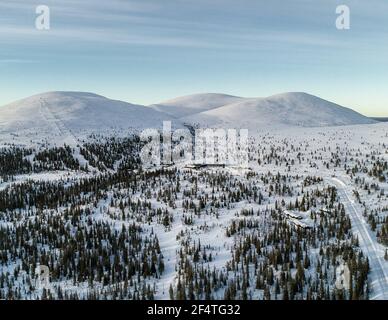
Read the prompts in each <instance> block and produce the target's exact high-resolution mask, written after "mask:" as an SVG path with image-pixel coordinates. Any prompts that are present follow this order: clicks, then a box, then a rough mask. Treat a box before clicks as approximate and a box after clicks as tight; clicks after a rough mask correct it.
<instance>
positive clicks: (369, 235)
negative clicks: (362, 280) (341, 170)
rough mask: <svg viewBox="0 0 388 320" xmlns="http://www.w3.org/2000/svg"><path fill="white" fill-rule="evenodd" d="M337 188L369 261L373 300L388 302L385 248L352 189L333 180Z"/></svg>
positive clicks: (387, 263)
mask: <svg viewBox="0 0 388 320" xmlns="http://www.w3.org/2000/svg"><path fill="white" fill-rule="evenodd" d="M330 180H331V182H332V183H333V184H334V185H335V186H336V187H337V191H338V195H339V197H340V199H341V203H343V205H344V206H345V211H346V213H347V214H348V215H349V216H350V219H351V223H352V230H353V233H354V235H356V236H357V237H358V240H359V244H360V248H361V249H362V251H363V252H364V254H365V255H366V256H367V257H368V259H369V265H370V274H369V276H368V277H369V279H370V281H369V284H370V289H371V292H370V296H369V298H370V299H371V300H388V262H387V261H385V259H384V253H385V247H384V246H382V245H381V244H379V243H378V242H377V239H376V236H375V235H374V233H373V232H372V230H371V229H370V227H369V225H368V223H367V222H366V220H365V218H364V217H363V215H362V210H361V208H360V206H359V205H358V204H357V203H356V201H355V200H354V199H353V196H352V189H351V187H349V186H348V185H347V184H346V183H345V182H343V181H342V180H340V179H338V178H331V179H330Z"/></svg>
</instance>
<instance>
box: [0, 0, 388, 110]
mask: <svg viewBox="0 0 388 320" xmlns="http://www.w3.org/2000/svg"><path fill="white" fill-rule="evenodd" d="M39 4H45V5H48V6H49V7H50V8H51V30H49V31H38V30H36V29H35V17H36V14H35V7H36V6H37V5H39ZM339 4H347V5H348V6H349V7H350V10H351V29H350V30H347V31H339V30H337V29H336V28H335V20H336V14H335V8H336V6H337V5H339ZM387 17H388V1H385V0H369V1H364V0H342V1H337V0H314V1H313V0H290V1H284V0H271V1H267V0H195V1H194V0H110V1H99V0H94V1H92V0H82V1H81V0H79V1H74V0H61V1H58V0H37V1H35V0H23V1H22V0H1V2H0V90H1V93H0V105H3V104H6V103H8V102H11V101H13V100H16V99H19V98H23V97H26V96H29V95H32V94H36V93H40V92H45V91H52V90H74V91H90V92H95V93H98V94H102V95H105V96H107V97H110V98H115V99H121V100H125V101H128V102H132V103H140V104H151V103H157V102H160V101H162V100H165V99H169V98H173V97H176V96H181V95H186V94H192V93H198V92H223V93H228V94H234V95H240V96H268V95H271V94H275V93H280V92H286V91H305V92H309V93H311V94H315V95H318V96H320V97H322V98H325V99H328V100H331V101H334V102H337V103H340V104H342V105H345V106H348V107H351V108H353V109H355V110H357V111H359V112H361V113H364V114H366V115H376V116H384V115H385V116H387V115H388V90H387V85H388V20H387Z"/></svg>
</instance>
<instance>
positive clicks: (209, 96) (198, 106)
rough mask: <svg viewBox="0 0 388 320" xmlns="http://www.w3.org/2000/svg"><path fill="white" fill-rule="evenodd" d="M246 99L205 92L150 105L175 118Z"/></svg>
mask: <svg viewBox="0 0 388 320" xmlns="http://www.w3.org/2000/svg"><path fill="white" fill-rule="evenodd" d="M244 100H245V98H241V97H235V96H230V95H226V94H219V93H203V94H193V95H189V96H184V97H179V98H175V99H172V100H168V101H164V102H161V103H158V104H154V105H151V106H150V107H151V108H153V109H154V110H158V111H161V112H164V113H168V114H170V115H172V116H173V117H175V118H182V117H187V116H190V115H193V114H197V113H199V112H204V111H208V110H211V109H214V108H219V107H221V106H225V105H228V104H232V103H237V102H241V101H244Z"/></svg>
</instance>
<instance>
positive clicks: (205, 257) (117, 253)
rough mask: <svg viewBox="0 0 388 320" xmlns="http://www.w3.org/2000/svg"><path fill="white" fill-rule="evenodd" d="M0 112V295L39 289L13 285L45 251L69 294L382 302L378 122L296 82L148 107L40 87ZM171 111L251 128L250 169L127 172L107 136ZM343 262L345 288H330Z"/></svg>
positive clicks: (383, 155)
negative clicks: (255, 94) (270, 91)
mask: <svg viewBox="0 0 388 320" xmlns="http://www.w3.org/2000/svg"><path fill="white" fill-rule="evenodd" d="M274 110H275V111H274ZM0 116H1V117H0V145H1V147H0V150H1V151H2V152H3V153H2V154H0V160H1V161H3V160H2V159H5V160H4V162H3V164H4V167H5V169H4V173H3V174H2V175H0V226H1V227H0V236H1V237H2V239H3V240H7V239H8V241H5V244H4V246H3V247H1V248H2V249H1V250H0V253H1V255H0V257H1V261H0V273H2V274H3V275H4V277H7V279H8V282H7V283H13V285H12V286H10V287H7V286H5V287H3V288H0V298H3V297H7V295H10V294H11V293H12V294H19V293H20V297H19V298H39V297H40V296H41V295H42V291H41V290H40V291H39V290H38V291H31V290H30V287H29V286H28V285H25V283H28V281H30V277H31V274H30V273H29V272H30V271H29V268H31V266H29V264H31V265H34V264H35V263H37V262H39V263H42V264H43V262H45V263H48V264H50V266H51V267H52V268H54V271H53V274H52V280H53V281H52V283H51V285H52V288H55V290H58V288H61V290H63V292H65V291H66V292H67V293H68V294H73V293H77V294H78V297H79V298H87V297H89V298H90V297H94V298H96V297H98V298H108V299H109V298H115V299H118V298H120V297H121V298H138V297H140V294H141V293H140V292H142V293H143V294H145V295H146V296H147V297H151V296H152V297H154V298H156V299H169V298H170V297H171V295H172V297H173V298H177V297H178V298H179V297H180V298H181V297H182V295H189V297H190V295H194V297H195V298H205V297H211V298H215V299H224V298H237V299H242V298H252V299H263V298H266V299H267V298H271V299H283V298H285V297H287V296H289V297H290V298H295V299H307V298H313V299H330V298H333V297H336V298H341V297H342V298H344V297H345V298H349V297H350V295H352V297H353V298H369V299H388V278H387V274H388V261H387V260H386V259H385V256H386V250H387V247H386V244H385V242H384V239H385V238H384V236H383V235H382V230H383V229H384V224H385V223H386V222H385V221H384V218H385V217H386V216H387V212H386V211H385V208H388V192H385V193H384V192H382V191H381V190H382V189H383V190H384V189H385V191H387V190H386V188H387V182H386V180H385V181H384V180H383V179H385V178H387V179H388V171H387V170H386V169H384V168H385V167H384V162H386V161H388V123H374V122H373V121H371V120H369V119H367V118H365V117H363V116H361V115H359V114H357V113H355V112H353V111H352V110H349V109H346V108H342V107H340V106H337V105H335V104H331V103H329V102H327V101H324V100H321V99H319V98H316V97H313V96H310V95H306V94H300V93H297V94H295V93H292V94H283V95H278V96H273V97H269V98H261V99H251V98H250V99H245V98H239V97H231V96H226V95H215V94H206V95H195V96H189V97H183V98H178V99H174V100H172V101H167V102H164V103H160V104H158V105H153V106H151V107H143V106H134V105H130V104H126V103H123V102H118V101H113V100H108V99H106V98H103V97H101V96H97V95H94V94H84V93H49V94H44V95H40V96H36V97H32V98H28V99H26V100H22V101H19V102H17V103H15V104H12V105H9V106H5V107H1V108H0ZM173 118H174V119H173ZM171 119H173V124H174V125H175V126H176V127H183V123H185V122H186V123H193V124H194V123H195V124H197V123H202V124H203V125H204V126H221V127H224V126H225V127H226V128H248V129H250V134H251V138H250V142H249V148H250V163H249V169H244V170H239V169H236V168H232V167H226V168H202V169H198V170H194V169H187V168H185V167H184V166H183V165H176V166H172V167H169V168H167V169H164V170H158V168H154V169H153V170H148V171H145V172H144V171H141V170H138V169H137V168H136V166H135V164H136V163H135V158H131V156H133V155H134V154H135V153H136V152H135V151H133V154H132V153H129V152H127V150H126V149H125V148H127V147H128V146H131V147H133V145H134V144H135V142H133V141H132V140H130V141H128V140H125V139H121V140H120V139H118V138H117V137H126V136H129V135H130V134H132V133H136V132H138V131H139V130H141V129H142V128H145V127H155V128H160V127H161V126H162V121H163V120H171ZM263 123H266V124H268V123H270V124H271V125H261V124H263ZM344 124H348V125H344ZM327 125H331V126H327ZM333 125H337V126H333ZM338 125H341V126H338ZM271 126H272V127H271ZM112 137H113V138H115V139H112ZM63 144H66V145H67V146H70V148H68V149H63V150H62V149H60V150H57V149H53V147H55V146H56V147H60V146H61V145H63ZM6 150H13V151H12V152H11V153H10V154H9V153H7V152H6ZM21 150H26V151H25V152H24V151H21ZM69 150H70V151H69ZM134 150H136V148H134ZM45 151H47V154H46V153H45ZM68 152H70V153H71V154H70V155H69V154H68ZM58 154H62V155H63V154H65V155H66V157H67V158H66V159H59V160H58V159H57V158H56V157H57V155H58ZM12 157H13V158H12ZM68 158H71V159H68ZM9 159H14V161H15V166H13V165H9ZM72 159H73V160H74V161H71V160H72ZM65 160H66V161H65ZM110 160H112V161H110ZM7 161H8V162H7ZM62 162H63V163H62ZM112 163H113V165H112ZM29 165H30V166H29ZM131 165H133V166H132V167H131ZM67 166H71V168H70V167H67ZM47 168H48V169H47ZM53 168H55V170H54V169H53ZM58 168H59V169H58ZM0 169H2V168H0ZM159 169H160V168H159ZM7 170H8V171H7ZM18 170H21V171H22V172H18ZM0 172H3V171H0ZM333 186H335V191H333V189H331V188H332V187H333ZM286 210H293V212H294V211H295V212H297V215H296V216H295V217H294V218H292V217H291V218H290V217H289V216H287V214H285V212H286ZM298 216H299V218H298ZM371 217H374V218H373V219H372V218H371ZM372 222H373V223H372ZM350 224H351V227H350ZM372 225H373V226H372ZM32 226H33V227H32ZM123 227H125V228H126V230H129V229H130V230H132V231H131V232H129V233H128V232H124V231H122V230H123ZM372 227H373V228H372ZM123 233H124V234H123ZM21 234H22V235H21ZM26 237H30V240H29V241H28V242H27V241H25V238H26ZM87 237H90V238H87ZM127 237H129V238H127ZM85 238H87V239H85ZM64 239H66V241H65V240H64ZM150 239H151V240H150ZM156 239H157V240H156ZM116 240H117V242H116ZM11 241H14V242H11ZM21 244H24V246H25V248H23V246H21V247H19V246H20V245H21ZM77 244H78V245H77ZM11 245H14V246H17V248H16V247H15V250H13V249H11V247H9V246H11ZM78 246H79V247H78ZM159 247H160V248H159ZM118 248H120V249H118ZM159 249H160V250H159ZM26 250H27V251H26ZM77 250H78V251H77ZM126 250H127V253H125V254H124V251H126ZM26 252H34V254H33V255H28V254H27V253H26ZM81 253H82V254H83V255H84V257H82V256H80V254H81ZM97 253H98V254H101V256H99V258H98V259H96V258H95V255H96V254H97ZM126 254H128V255H129V256H130V257H131V259H132V260H131V259H130V262H128V261H127V258H125V256H126ZM48 257H49V258H48ZM356 257H357V259H356ZM82 258H85V259H86V262H85V261H83V259H82ZM365 258H368V261H369V268H370V270H369V273H368V277H367V280H366V282H365V281H364V280H365V279H364V278H363V276H364V275H363V271H364V270H365V269H366V267H365V266H364V264H365V261H364V260H363V259H365ZM23 259H25V261H23ZM35 259H36V260H35ZM87 259H90V260H87ZM80 261H83V262H82V263H88V264H87V265H88V268H89V269H88V268H86V270H87V271H85V265H82V267H81V266H79V265H78V264H79V263H81V262H80ZM96 261H98V262H96ZM102 261H103V262H102ZM125 261H127V262H125ZM147 263H148V264H147ZM151 264H152V267H150V266H151ZM155 265H157V267H155ZM343 266H349V269H350V273H351V279H352V281H353V282H352V283H353V287H354V290H353V291H352V292H350V291H349V292H345V293H343V292H342V291H341V289H338V288H336V285H335V284H336V281H337V280H338V279H337V278H336V277H338V275H337V269H338V268H340V267H343ZM150 269H151V270H152V271H150ZM70 270H71V272H70ZM75 270H77V271H75ZM112 270H115V271H114V272H113V271H112ZM123 270H124V271H123ZM74 272H75V274H76V273H77V272H78V273H79V274H82V276H80V277H77V276H75V275H74ZM128 275H130V276H128ZM366 283H367V285H366ZM147 286H149V288H146V287H147ZM182 286H183V287H184V289H182ZM366 288H368V289H369V293H368V292H366ZM55 290H53V293H52V294H53V297H54V298H58V294H57V293H55V292H54V291H55ZM209 290H210V291H209ZM151 291H152V294H151ZM145 292H147V293H145ZM128 293H130V295H128ZM61 294H62V293H61ZM67 297H69V296H67ZM186 298H187V296H186Z"/></svg>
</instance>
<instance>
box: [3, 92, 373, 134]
mask: <svg viewBox="0 0 388 320" xmlns="http://www.w3.org/2000/svg"><path fill="white" fill-rule="evenodd" d="M166 120H170V121H172V122H173V125H174V126H176V127H182V126H183V124H193V125H196V126H198V127H217V128H247V129H250V130H257V129H269V128H280V127H326V126H341V125H355V124H373V123H375V122H376V121H374V120H372V119H369V118H367V117H365V116H363V115H361V114H359V113H357V112H355V111H353V110H352V109H348V108H345V107H342V106H340V105H337V104H334V103H332V102H329V101H326V100H323V99H321V98H318V97H315V96H312V95H309V94H307V93H300V92H290V93H284V94H279V95H274V96H270V97H267V98H242V97H235V96H230V95H225V94H216V93H206V94H195V95H190V96H184V97H179V98H176V99H172V100H168V101H165V102H162V103H159V104H154V105H151V106H142V105H136V104H130V103H127V102H123V101H119V100H111V99H108V98H105V97H103V96H100V95H97V94H94V93H87V92H64V91H56V92H48V93H42V94H38V95H34V96H31V97H28V98H25V99H22V100H19V101H16V102H14V103H11V104H8V105H6V106H3V107H0V137H1V136H4V135H7V136H9V135H13V136H15V135H17V136H19V137H22V138H28V139H30V138H33V137H36V138H37V139H38V138H40V137H41V136H43V137H46V138H47V137H53V136H57V137H62V138H63V140H64V141H69V140H74V139H75V140H77V138H78V137H79V136H80V135H82V134H81V133H86V132H87V133H105V132H108V133H109V132H112V131H115V130H142V129H144V128H161V126H162V123H163V121H166ZM115 134H117V132H116V133H115ZM74 135H76V137H74ZM82 136H85V135H84V134H83V135H82ZM8 140H9V139H8Z"/></svg>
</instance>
